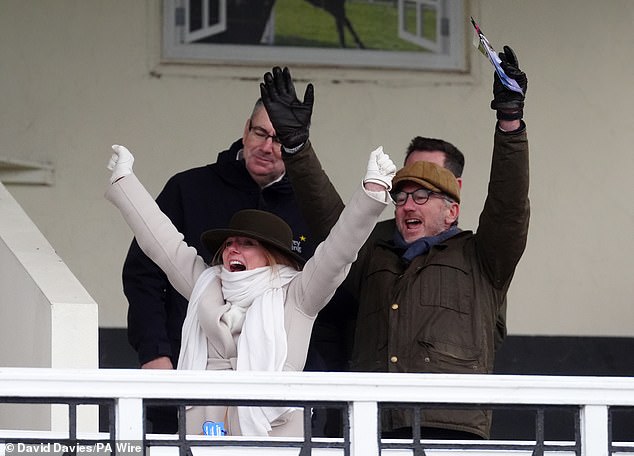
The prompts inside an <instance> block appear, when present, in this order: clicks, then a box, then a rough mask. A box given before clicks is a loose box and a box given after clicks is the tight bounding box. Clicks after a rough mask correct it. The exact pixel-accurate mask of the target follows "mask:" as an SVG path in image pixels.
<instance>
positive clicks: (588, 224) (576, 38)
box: [0, 0, 634, 336]
mask: <svg viewBox="0 0 634 456" xmlns="http://www.w3.org/2000/svg"><path fill="white" fill-rule="evenodd" d="M470 4H471V5H472V11H470V12H472V13H473V14H474V16H475V17H476V18H477V19H479V21H480V23H481V25H482V27H483V29H484V30H485V32H486V33H487V36H488V37H489V38H490V40H491V41H492V43H493V44H494V45H495V46H496V47H499V48H501V46H502V44H510V45H511V46H512V47H513V48H514V49H515V51H516V52H517V54H518V56H519V59H520V64H521V66H522V68H523V69H525V71H526V72H527V74H528V77H529V90H528V96H527V101H526V109H525V119H526V122H527V124H528V129H529V130H528V132H529V135H530V142H531V173H532V184H531V202H532V219H531V229H530V235H529V243H528V248H527V251H526V253H525V255H524V257H523V259H522V261H521V263H520V266H519V268H518V270H517V273H516V278H515V280H514V283H513V286H512V289H511V296H510V307H509V330H510V332H511V333H512V334H532V335H550V334H557V335H614V336H629V335H631V334H632V333H633V332H634V306H632V305H631V304H632V301H633V296H634V284H633V283H634V281H633V280H632V270H633V269H634V268H633V266H634V261H633V260H632V254H633V253H634V249H633V246H634V240H633V239H632V237H631V233H632V232H633V231H634V230H633V228H634V209H633V207H634V205H633V204H632V202H631V201H630V193H631V190H632V184H631V180H630V175H631V174H632V171H633V169H634V154H633V153H632V150H631V149H632V144H634V129H633V128H632V126H633V125H634V114H633V111H632V109H631V106H632V104H634V90H633V88H632V81H634V61H633V60H632V58H631V56H632V49H634V32H633V30H632V24H634V2H632V1H631V0H620V1H618V0H613V1H610V2H596V1H592V0H578V1H573V0H566V1H564V0H554V1H553V0H534V1H531V2H526V1H499V0H498V1H493V0H486V1H482V2H472V3H470ZM0 11H2V14H0V78H1V79H0V99H1V100H2V103H1V104H0V155H5V156H10V157H13V158H21V159H28V160H41V161H47V160H49V161H52V162H53V164H54V166H55V184H54V185H53V186H51V187H43V186H20V185H11V186H8V188H9V190H10V191H11V193H12V194H13V195H14V196H15V198H16V199H17V200H18V201H19V202H20V203H21V204H22V205H23V207H24V208H25V210H26V211H27V213H28V214H29V216H30V217H31V218H32V219H33V220H34V221H35V222H36V224H37V225H38V226H39V228H40V229H41V230H42V232H43V233H44V234H45V236H46V237H47V239H48V240H49V241H50V242H51V244H52V245H53V246H54V247H55V249H56V250H57V253H58V254H59V255H60V256H61V257H62V258H63V259H64V261H65V262H66V263H67V264H68V265H69V267H70V268H71V269H72V271H73V272H74V273H75V274H76V275H77V277H78V278H79V280H80V281H81V282H82V284H83V285H84V286H85V287H86V288H87V289H88V290H89V292H90V294H91V295H92V296H93V297H94V298H95V300H96V301H97V302H98V303H99V306H100V309H99V315H100V326H107V327H112V326H115V327H124V326H125V324H126V323H125V314H126V307H127V303H126V300H125V298H124V296H123V294H122V292H121V284H120V273H121V264H122V261H123V258H124V255H125V253H126V250H127V248H128V244H129V242H130V239H131V235H130V232H129V230H128V228H127V227H126V226H125V224H124V223H123V221H122V219H121V218H120V216H119V215H118V214H117V212H116V211H115V210H114V208H113V207H111V206H109V204H108V203H107V202H106V201H105V200H104V199H103V196H102V195H103V192H104V190H105V186H106V183H107V179H108V172H107V171H106V169H105V164H106V162H107V160H108V157H109V155H110V152H109V150H110V149H109V146H110V145H111V144H113V143H121V144H125V145H127V146H128V147H129V148H130V149H131V150H132V151H133V153H135V156H136V159H137V161H136V162H135V170H136V172H137V174H138V175H139V176H140V178H141V180H142V181H143V182H144V183H145V184H146V186H147V187H148V188H149V190H150V191H151V192H152V193H153V194H157V193H158V191H159V190H160V189H161V188H162V186H163V184H164V182H165V181H166V179H167V178H168V177H169V176H170V175H172V174H173V173H175V172H176V171H179V170H182V169H185V168H188V167H192V166H196V165H200V164H203V163H208V162H213V161H215V158H216V154H217V152H218V151H219V150H222V149H223V148H225V147H226V146H227V145H228V144H229V143H231V142H232V141H233V140H234V139H236V138H237V137H238V136H240V134H241V131H242V127H243V125H244V121H245V120H246V118H247V116H248V114H249V110H250V108H251V105H252V103H253V101H254V100H255V98H256V97H257V96H258V81H259V80H260V78H261V77H262V75H263V73H264V72H265V71H267V70H269V69H270V68H269V67H226V66H224V67H223V66H217V67H190V66H186V65H172V66H170V65H162V64H160V63H159V52H160V46H159V44H160V43H159V39H160V33H159V32H160V4H159V2H158V1H152V0H145V1H140V0H137V1H134V2H130V1H125V0H120V1H115V0H109V1H72V0H56V1H48V2H42V1H41V0H0ZM465 26H468V24H465ZM468 54H469V55H470V57H471V59H472V70H471V71H470V73H469V74H466V75H451V74H442V73H438V74H422V75H421V74H416V73H413V72H399V71H369V70H368V71H363V70H343V69H338V70H333V69H326V68H320V69H314V68H299V67H298V68H293V67H292V68H291V69H292V71H293V74H294V76H295V78H296V79H297V80H298V86H299V90H302V91H303V88H304V86H305V83H306V81H308V80H310V81H312V82H313V83H314V84H315V96H316V105H315V112H314V117H313V128H312V130H311V137H312V140H313V143H314V144H315V146H316V149H317V150H318V153H319V154H320V157H321V158H322V161H323V163H324V166H325V168H326V170H327V171H328V172H329V174H330V175H331V177H332V179H333V181H334V182H335V185H336V186H337V187H338V188H339V189H340V191H341V192H342V194H343V195H344V196H345V197H346V198H347V197H348V196H349V195H350V194H351V192H352V188H353V187H354V185H356V183H357V182H358V181H359V179H360V178H361V177H362V175H363V170H364V166H365V163H366V158H367V154H368V153H369V151H370V150H372V149H373V148H374V147H375V146H377V145H379V144H382V145H383V146H384V147H385V150H386V151H388V152H389V153H391V154H392V155H393V156H394V157H395V158H397V159H399V160H400V158H402V156H403V155H402V154H403V152H404V149H405V147H406V145H407V143H408V142H409V140H410V139H411V138H412V137H413V136H415V135H425V136H436V137H441V138H444V139H447V140H449V141H451V142H453V143H454V144H455V145H457V146H458V147H459V148H461V149H462V150H463V151H464V152H465V154H466V156H467V167H466V171H465V175H464V180H465V183H464V194H463V208H462V217H461V220H462V226H463V227H464V228H475V225H476V222H477V216H478V213H479V210H480V208H481V206H482V203H483V198H484V193H485V190H486V183H487V178H488V167H489V160H490V155H491V146H492V135H493V124H494V113H493V111H491V110H490V109H489V107H488V105H489V101H490V99H491V83H492V74H491V68H490V66H489V64H488V63H487V62H486V60H485V59H484V58H483V57H482V56H481V55H480V54H478V53H476V51H475V49H474V48H473V47H471V46H470V45H469V49H468ZM273 64H282V65H283V64H284V62H272V63H271V66H272V65H273ZM387 215H388V214H387V213H386V216H387Z"/></svg>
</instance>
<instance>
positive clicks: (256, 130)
mask: <svg viewBox="0 0 634 456" xmlns="http://www.w3.org/2000/svg"><path fill="white" fill-rule="evenodd" d="M249 132H250V133H253V134H254V135H255V137H256V138H258V141H259V142H261V143H265V142H266V140H267V139H269V138H271V141H273V145H275V146H279V145H281V143H280V140H279V138H278V137H277V136H275V135H269V132H268V131H266V130H265V129H264V128H262V127H258V126H257V125H256V126H252V125H251V121H249Z"/></svg>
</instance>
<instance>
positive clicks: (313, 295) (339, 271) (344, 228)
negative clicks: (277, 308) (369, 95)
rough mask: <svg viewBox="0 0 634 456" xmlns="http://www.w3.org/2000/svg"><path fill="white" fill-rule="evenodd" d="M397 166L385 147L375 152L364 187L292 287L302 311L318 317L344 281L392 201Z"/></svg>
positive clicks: (356, 193) (354, 196)
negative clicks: (360, 250)
mask: <svg viewBox="0 0 634 456" xmlns="http://www.w3.org/2000/svg"><path fill="white" fill-rule="evenodd" d="M395 173H396V166H395V165H394V163H393V162H392V160H391V159H390V158H389V156H388V155H387V154H385V153H384V152H383V148H382V147H379V148H378V149H376V150H374V151H372V153H371V154H370V158H369V160H368V169H367V172H366V176H365V178H364V184H363V188H359V189H358V190H357V191H356V192H355V194H354V195H353V197H352V199H351V200H350V202H349V204H348V205H347V206H346V208H345V209H344V210H343V212H342V213H341V216H340V217H339V220H338V221H337V223H336V224H335V226H334V227H333V229H332V231H331V232H330V234H329V235H328V237H327V238H326V240H325V241H324V242H322V243H321V244H319V246H318V247H317V249H316V251H315V255H314V256H313V257H312V258H311V259H310V260H308V262H307V263H306V265H305V266H304V270H303V271H302V273H301V274H300V275H299V276H298V279H296V280H294V281H293V283H292V285H291V287H290V288H289V297H291V296H292V297H293V302H295V303H297V305H298V307H300V310H301V311H302V312H303V313H305V314H306V315H309V316H315V315H317V313H318V312H319V311H320V310H321V309H322V308H323V307H324V306H325V305H326V303H327V302H328V300H329V299H330V298H331V297H332V295H333V294H334V292H335V290H336V289H337V287H339V285H340V284H341V283H342V282H343V280H344V279H345V277H346V275H347V274H348V271H349V269H350V265H351V264H352V263H353V262H354V261H355V260H356V258H357V254H358V252H359V249H361V247H362V246H363V244H364V243H365V241H366V240H367V238H368V236H369V235H370V233H371V232H372V229H373V228H374V225H375V224H376V221H377V219H378V217H379V216H380V215H381V212H383V209H384V208H385V206H386V205H387V204H388V202H389V195H388V190H389V189H391V184H392V177H393V176H394V174H395Z"/></svg>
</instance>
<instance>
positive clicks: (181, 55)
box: [161, 0, 468, 72]
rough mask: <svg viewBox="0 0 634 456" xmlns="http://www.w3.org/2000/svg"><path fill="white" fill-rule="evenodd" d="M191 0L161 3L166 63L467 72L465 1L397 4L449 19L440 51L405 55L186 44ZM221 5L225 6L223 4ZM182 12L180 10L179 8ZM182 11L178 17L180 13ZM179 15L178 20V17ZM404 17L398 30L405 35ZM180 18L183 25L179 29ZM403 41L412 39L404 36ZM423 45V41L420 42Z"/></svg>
mask: <svg viewBox="0 0 634 456" xmlns="http://www.w3.org/2000/svg"><path fill="white" fill-rule="evenodd" d="M188 1H190V0H163V16H162V30H163V34H162V46H161V47H162V52H161V60H162V62H163V63H196V64H211V65H214V64H215V65H219V64H221V65H226V64H230V65H270V64H271V63H275V64H278V63H280V62H284V63H285V64H291V65H302V66H309V67H332V66H334V67H342V68H350V69H353V68H372V69H401V70H433V71H439V70H440V71H461V72H464V71H467V70H468V62H467V56H466V48H467V46H466V27H465V23H466V20H467V16H466V5H465V0H432V1H431V2H430V1H429V0H399V5H401V4H402V3H404V2H409V3H418V4H422V3H426V4H429V3H432V4H436V5H438V8H439V10H440V11H441V13H443V15H444V17H446V20H444V21H442V22H441V23H439V26H440V27H442V28H443V33H444V36H445V39H443V40H442V41H443V42H442V43H441V45H439V46H438V47H439V48H442V49H439V51H440V52H438V53H434V52H428V53H421V52H405V51H383V50H367V49H366V50H358V49H352V48H346V49H334V48H310V47H289V46H262V45H259V46H248V45H229V44H212V43H187V42H186V38H185V30H184V28H185V23H186V20H185V18H184V16H187V14H184V11H185V10H184V9H183V8H184V5H185V3H186V2H188ZM221 3H222V2H221ZM179 8H180V10H179ZM179 13H180V14H179ZM179 16H180V17H179ZM401 16H402V15H401V14H399V30H400V31H401V32H403V27H402V24H401V20H402V17H401ZM177 18H178V22H179V23H180V25H177ZM400 36H401V38H403V39H408V36H409V38H412V36H411V33H409V34H408V33H407V32H405V33H401V34H400ZM419 44H420V43H419Z"/></svg>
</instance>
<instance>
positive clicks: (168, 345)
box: [123, 140, 316, 366]
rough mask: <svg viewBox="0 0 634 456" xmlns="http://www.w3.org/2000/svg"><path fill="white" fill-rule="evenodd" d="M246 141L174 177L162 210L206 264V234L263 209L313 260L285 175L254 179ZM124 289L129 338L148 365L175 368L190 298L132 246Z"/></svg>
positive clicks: (160, 198)
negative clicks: (166, 360)
mask: <svg viewBox="0 0 634 456" xmlns="http://www.w3.org/2000/svg"><path fill="white" fill-rule="evenodd" d="M241 149H242V141H241V140H238V141H236V142H235V143H233V144H232V145H231V147H230V148H229V150H226V151H223V152H221V153H220V154H219V155H218V160H217V162H216V163H214V164H210V165H206V166H202V167H199V168H193V169H189V170H187V171H183V172H181V173H178V174H176V175H174V176H173V177H172V178H170V179H169V181H168V182H167V183H166V184H165V187H164V189H163V190H162V191H161V193H160V194H159V196H158V197H157V199H156V201H157V203H158V205H159V206H160V208H161V210H162V211H163V212H164V213H165V214H166V215H167V216H168V217H169V218H170V219H171V220H172V222H173V223H174V225H175V226H176V228H177V229H178V230H179V231H180V232H181V233H182V234H183V235H184V240H185V242H187V243H188V244H189V245H191V246H193V247H195V248H196V249H197V250H198V252H199V254H200V255H201V256H203V258H204V259H205V261H207V262H210V261H211V255H213V252H207V251H206V250H205V248H204V247H203V246H202V244H201V242H200V235H201V233H202V232H204V231H206V230H209V229H212V228H224V227H226V226H228V224H229V219H230V218H231V216H232V215H233V214H234V213H235V212H236V211H239V210H241V209H247V208H249V209H262V210H266V211H270V212H272V213H274V214H276V215H278V216H280V217H281V218H283V219H284V220H285V221H286V222H287V223H288V224H289V225H290V226H291V228H292V230H293V235H294V241H295V242H294V247H293V248H294V249H296V250H297V253H299V254H300V255H302V256H303V257H305V258H306V259H308V258H310V257H311V256H312V255H313V253H314V251H315V247H316V243H315V242H314V240H313V236H311V234H310V233H309V231H308V228H307V224H306V223H305V222H304V219H303V217H302V216H301V214H300V210H299V207H298V205H297V203H296V201H295V196H294V193H293V189H292V188H291V185H290V184H289V182H288V179H287V178H286V177H284V178H283V179H282V180H281V181H279V182H276V183H274V184H272V185H270V186H268V187H266V188H264V189H261V188H260V187H259V185H258V184H256V182H255V181H254V180H253V179H252V178H251V176H250V175H249V173H248V171H247V169H246V168H245V165H244V161H243V160H236V156H237V153H238V151H240V150H241ZM123 289H124V293H125V295H126V297H127V299H128V303H129V307H128V340H129V342H130V344H131V345H132V347H134V349H135V350H136V351H137V353H138V357H139V362H140V363H141V364H144V363H146V362H148V361H151V360H153V359H156V358H158V357H160V356H169V357H170V358H171V359H172V363H173V364H174V366H176V363H177V361H178V353H179V351H180V341H181V327H182V324H183V320H184V319H185V314H186V313H187V300H186V299H185V298H183V297H182V296H181V295H180V294H179V293H178V292H177V291H176V290H174V289H173V288H172V286H171V285H170V284H169V282H168V280H167V278H166V276H165V274H163V272H162V271H161V270H160V269H159V268H158V266H156V265H155V264H154V263H153V262H152V261H151V260H150V259H149V258H148V257H147V256H145V254H144V253H143V252H142V251H141V249H140V248H139V246H138V244H137V243H136V241H133V242H132V245H131V246H130V250H129V252H128V255H127V257H126V260H125V263H124V266H123Z"/></svg>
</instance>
